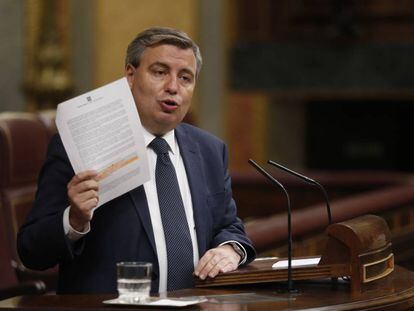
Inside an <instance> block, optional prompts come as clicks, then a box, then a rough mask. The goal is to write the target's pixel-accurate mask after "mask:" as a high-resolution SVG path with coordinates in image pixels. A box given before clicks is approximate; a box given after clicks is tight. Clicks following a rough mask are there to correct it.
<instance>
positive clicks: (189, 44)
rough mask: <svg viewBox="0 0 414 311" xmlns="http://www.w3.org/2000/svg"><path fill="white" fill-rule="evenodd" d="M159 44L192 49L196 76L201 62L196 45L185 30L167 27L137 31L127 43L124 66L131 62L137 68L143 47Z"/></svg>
mask: <svg viewBox="0 0 414 311" xmlns="http://www.w3.org/2000/svg"><path fill="white" fill-rule="evenodd" d="M161 44H170V45H174V46H176V47H179V48H181V49H192V50H193V52H194V56H195V58H196V62H197V68H196V76H197V77H198V74H199V73H200V70H201V66H202V64H203V60H202V58H201V53H200V49H199V47H198V45H197V44H196V43H195V42H194V41H193V40H191V38H190V37H189V36H188V35H187V34H186V33H185V32H182V31H180V30H177V29H173V28H168V27H152V28H148V29H147V30H144V31H143V32H141V33H139V34H138V35H137V36H136V37H135V39H134V40H132V42H131V43H130V44H129V45H128V49H127V53H126V57H125V66H126V65H128V64H131V65H132V66H134V67H135V68H137V67H138V66H139V64H140V62H141V57H142V53H144V51H145V49H146V48H147V47H152V46H157V45H161Z"/></svg>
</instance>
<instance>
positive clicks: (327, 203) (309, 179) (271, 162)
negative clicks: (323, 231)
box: [267, 160, 332, 224]
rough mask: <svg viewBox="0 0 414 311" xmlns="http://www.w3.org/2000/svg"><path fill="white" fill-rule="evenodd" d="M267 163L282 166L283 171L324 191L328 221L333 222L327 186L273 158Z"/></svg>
mask: <svg viewBox="0 0 414 311" xmlns="http://www.w3.org/2000/svg"><path fill="white" fill-rule="evenodd" d="M267 163H269V164H271V165H273V166H276V167H277V168H280V169H281V170H283V171H285V172H287V173H289V174H291V175H294V176H296V177H299V178H300V179H302V180H304V181H306V182H307V183H309V184H312V185H315V186H317V187H318V188H319V189H320V190H321V191H322V193H323V196H324V198H325V202H326V211H327V213H328V221H329V224H332V216H331V206H330V204H329V198H328V193H327V192H326V190H325V188H324V187H323V186H322V185H321V184H320V183H318V182H317V181H316V180H313V179H312V178H309V177H306V176H304V175H302V174H299V173H298V172H295V171H292V170H291V169H289V168H287V167H285V166H283V165H281V164H279V163H276V162H274V161H272V160H269V161H267Z"/></svg>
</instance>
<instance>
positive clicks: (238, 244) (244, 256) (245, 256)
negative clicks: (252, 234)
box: [219, 240, 247, 266]
mask: <svg viewBox="0 0 414 311" xmlns="http://www.w3.org/2000/svg"><path fill="white" fill-rule="evenodd" d="M233 243H234V244H237V246H238V247H240V249H241V250H242V251H243V256H242V257H241V258H240V261H239V266H240V265H242V264H244V263H245V262H246V260H247V252H246V249H245V248H244V247H243V245H241V244H240V243H239V242H237V241H234V240H231V241H226V242H223V243H221V244H220V245H219V246H222V245H226V244H233Z"/></svg>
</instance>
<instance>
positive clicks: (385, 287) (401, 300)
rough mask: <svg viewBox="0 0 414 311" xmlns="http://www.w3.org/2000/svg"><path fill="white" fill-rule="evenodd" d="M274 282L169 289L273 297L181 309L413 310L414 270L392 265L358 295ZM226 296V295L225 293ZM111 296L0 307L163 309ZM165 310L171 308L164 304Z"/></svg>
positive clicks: (320, 285) (322, 284)
mask: <svg viewBox="0 0 414 311" xmlns="http://www.w3.org/2000/svg"><path fill="white" fill-rule="evenodd" d="M278 286H279V285H278V284H274V285H269V284H263V285H255V286H252V285H249V286H242V287H239V288H231V289H230V288H220V289H217V288H214V289H189V290H181V291H177V292H174V293H170V294H169V296H170V297H174V296H194V295H205V296H209V295H225V294H237V293H253V292H254V293H257V294H263V295H269V296H272V297H275V300H274V301H257V302H250V303H242V302H234V303H225V304H218V303H212V302H207V303H202V304H199V305H196V306H193V307H189V308H185V310H189V309H191V310H214V311H253V310H266V311H271V310H315V309H317V310H323V311H328V310H335V311H338V310H381V311H386V310H392V311H396V310H414V272H412V271H408V270H405V269H403V268H400V267H396V270H395V271H394V273H393V274H392V275H391V276H390V277H388V278H387V279H386V280H384V281H382V283H381V284H379V285H378V286H375V288H371V289H369V290H368V291H366V292H364V293H363V294H360V295H358V296H352V295H351V294H350V291H349V287H348V285H347V284H338V285H337V286H336V287H333V286H332V284H331V283H330V282H329V281H323V280H322V281H319V282H301V283H295V287H296V288H297V289H299V290H300V292H299V293H298V294H292V295H288V294H279V293H277V292H276V290H277V289H278ZM227 297H228V296H227ZM112 298H115V295H49V296H48V295H44V296H23V297H15V298H10V299H7V300H3V301H0V311H6V310H13V311H16V310H24V311H29V310H36V311H40V310H57V309H58V310H60V311H74V310H76V311H78V310H99V311H111V310H122V311H127V310H152V311H154V310H163V309H158V308H154V307H150V308H142V307H139V308H131V307H125V306H123V307H119V308H115V307H113V306H108V305H104V304H102V301H103V300H107V299H112ZM165 310H172V309H171V308H169V309H168V308H166V309H165Z"/></svg>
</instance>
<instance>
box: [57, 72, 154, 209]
mask: <svg viewBox="0 0 414 311" xmlns="http://www.w3.org/2000/svg"><path fill="white" fill-rule="evenodd" d="M56 126H57V128H58V131H59V134H60V137H61V138H62V142H63V145H64V147H65V150H66V153H67V154H68V156H69V160H70V163H71V164H72V167H73V170H74V171H75V173H79V172H82V171H85V170H90V169H92V170H96V171H98V173H99V174H98V180H99V203H98V206H101V205H102V204H104V203H106V202H108V201H110V200H112V199H114V198H116V197H118V196H120V195H122V194H124V193H126V192H128V191H130V190H132V189H134V188H136V187H138V186H140V185H142V184H143V183H145V182H146V181H148V180H149V179H150V174H149V167H148V159H147V155H146V148H145V142H144V136H143V133H142V125H141V121H140V119H139V116H138V111H137V108H136V106H135V102H134V98H133V97H132V93H131V90H130V88H129V85H128V82H127V80H126V78H122V79H120V80H117V81H114V82H112V83H110V84H107V85H105V86H102V87H100V88H97V89H95V90H92V91H90V92H87V93H85V94H83V95H80V96H77V97H75V98H72V99H70V100H68V101H65V102H63V103H61V104H59V105H58V107H57V112H56Z"/></svg>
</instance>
